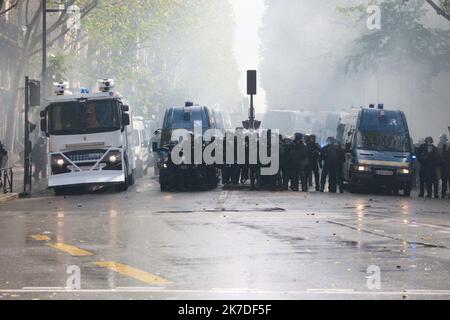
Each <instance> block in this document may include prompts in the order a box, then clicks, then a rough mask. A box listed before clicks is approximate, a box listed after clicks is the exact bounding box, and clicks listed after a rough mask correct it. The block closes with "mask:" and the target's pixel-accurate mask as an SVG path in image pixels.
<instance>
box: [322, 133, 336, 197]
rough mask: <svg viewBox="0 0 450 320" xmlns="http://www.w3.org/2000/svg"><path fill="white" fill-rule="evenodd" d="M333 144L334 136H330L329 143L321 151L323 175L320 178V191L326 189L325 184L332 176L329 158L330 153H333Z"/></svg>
mask: <svg viewBox="0 0 450 320" xmlns="http://www.w3.org/2000/svg"><path fill="white" fill-rule="evenodd" d="M333 144H334V138H333V137H328V138H327V144H326V145H325V146H324V147H323V148H322V150H321V152H320V158H319V163H320V166H321V167H322V176H321V178H320V192H324V191H325V184H326V183H327V178H329V176H330V159H329V158H330V154H331V153H332V148H333ZM333 176H334V175H333ZM330 179H332V176H330ZM330 179H329V180H330Z"/></svg>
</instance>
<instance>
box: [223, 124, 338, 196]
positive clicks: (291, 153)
mask: <svg viewBox="0 0 450 320" xmlns="http://www.w3.org/2000/svg"><path fill="white" fill-rule="evenodd" d="M267 134H268V140H269V141H268V143H267V148H268V149H269V150H268V155H269V156H270V155H271V153H272V150H270V148H271V147H270V146H271V144H270V136H271V132H270V130H269V131H268V133H267ZM279 139H280V140H279V141H280V143H279V159H280V166H279V170H278V172H277V173H276V174H274V175H271V176H266V175H262V174H261V169H262V167H263V166H262V165H260V164H257V165H251V164H244V165H239V164H234V165H223V166H220V167H221V171H222V183H223V185H225V186H227V185H238V184H247V183H250V186H251V189H252V190H279V191H282V190H289V189H291V190H292V191H303V192H308V191H309V190H310V188H312V187H314V188H315V190H316V191H320V192H324V191H325V186H326V185H327V182H328V191H329V192H333V193H336V192H337V191H338V188H339V192H341V193H343V192H344V183H343V167H344V162H345V152H344V150H343V149H342V147H341V145H340V144H339V143H338V142H337V141H336V140H335V139H334V138H332V137H330V138H328V139H327V144H326V145H325V146H324V147H323V148H322V147H321V146H320V145H319V144H318V143H317V141H316V136H315V135H309V136H308V135H302V134H300V133H296V134H294V135H293V137H292V138H288V137H283V136H280V137H279ZM246 147H248V145H246ZM226 151H227V150H225V152H226ZM235 151H236V150H235ZM246 153H247V154H246V158H248V151H247V152H246ZM235 159H236V156H235Z"/></svg>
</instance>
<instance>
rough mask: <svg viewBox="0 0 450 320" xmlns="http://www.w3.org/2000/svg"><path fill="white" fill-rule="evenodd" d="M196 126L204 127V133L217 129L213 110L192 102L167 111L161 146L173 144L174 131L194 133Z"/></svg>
mask: <svg viewBox="0 0 450 320" xmlns="http://www.w3.org/2000/svg"><path fill="white" fill-rule="evenodd" d="M196 125H199V126H201V127H202V133H205V131H206V130H208V129H217V124H216V119H215V117H214V113H213V112H212V110H211V109H209V108H208V107H205V106H199V105H194V103H192V102H186V103H185V105H184V106H183V107H171V108H169V109H167V110H166V113H165V116H164V121H163V126H162V132H161V145H166V144H170V143H171V142H173V141H171V139H172V133H173V131H174V130H177V129H185V130H187V131H189V132H192V133H193V132H194V129H195V126H196Z"/></svg>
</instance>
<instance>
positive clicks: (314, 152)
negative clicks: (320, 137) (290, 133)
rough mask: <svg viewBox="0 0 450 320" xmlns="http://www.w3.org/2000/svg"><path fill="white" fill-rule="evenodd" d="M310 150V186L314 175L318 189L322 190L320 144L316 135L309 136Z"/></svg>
mask: <svg viewBox="0 0 450 320" xmlns="http://www.w3.org/2000/svg"><path fill="white" fill-rule="evenodd" d="M306 148H307V150H308V159H309V164H308V180H309V186H312V178H313V177H314V183H315V187H316V191H320V170H319V158H320V145H319V144H318V143H317V142H316V136H315V135H311V136H309V140H308V142H307V144H306Z"/></svg>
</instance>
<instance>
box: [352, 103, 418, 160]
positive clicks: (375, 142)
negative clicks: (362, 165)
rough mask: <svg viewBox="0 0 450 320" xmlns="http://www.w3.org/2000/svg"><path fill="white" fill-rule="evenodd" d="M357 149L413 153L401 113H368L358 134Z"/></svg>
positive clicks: (363, 117) (364, 116)
mask: <svg viewBox="0 0 450 320" xmlns="http://www.w3.org/2000/svg"><path fill="white" fill-rule="evenodd" d="M357 148H358V149H364V150H373V151H388V152H411V140H410V136H409V133H408V128H407V126H406V123H405V122H404V120H403V117H402V116H401V113H399V112H395V111H385V112H383V113H380V112H374V111H372V112H366V113H364V114H363V116H362V118H361V124H360V130H359V132H358V134H357Z"/></svg>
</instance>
